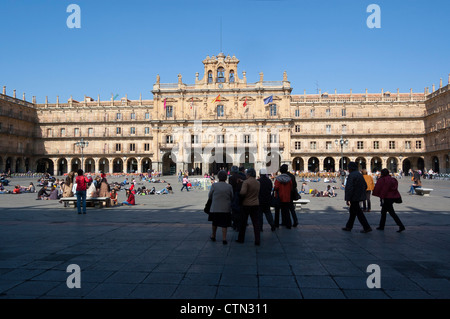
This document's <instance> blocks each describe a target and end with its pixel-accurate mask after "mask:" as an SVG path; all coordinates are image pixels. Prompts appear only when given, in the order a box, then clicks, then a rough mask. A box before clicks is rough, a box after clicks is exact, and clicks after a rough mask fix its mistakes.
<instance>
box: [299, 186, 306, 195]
mask: <svg viewBox="0 0 450 319" xmlns="http://www.w3.org/2000/svg"><path fill="white" fill-rule="evenodd" d="M298 193H299V194H306V183H302V187H301V189H300V191H299V192H298Z"/></svg>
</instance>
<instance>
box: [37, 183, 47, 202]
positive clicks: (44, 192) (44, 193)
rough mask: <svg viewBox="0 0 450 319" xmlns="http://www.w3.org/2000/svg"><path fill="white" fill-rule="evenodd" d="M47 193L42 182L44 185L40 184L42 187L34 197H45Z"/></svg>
mask: <svg viewBox="0 0 450 319" xmlns="http://www.w3.org/2000/svg"><path fill="white" fill-rule="evenodd" d="M48 195H49V194H48V193H47V185H45V184H44V186H42V188H41V189H40V190H39V192H38V193H37V198H36V199H46V198H47V197H48Z"/></svg>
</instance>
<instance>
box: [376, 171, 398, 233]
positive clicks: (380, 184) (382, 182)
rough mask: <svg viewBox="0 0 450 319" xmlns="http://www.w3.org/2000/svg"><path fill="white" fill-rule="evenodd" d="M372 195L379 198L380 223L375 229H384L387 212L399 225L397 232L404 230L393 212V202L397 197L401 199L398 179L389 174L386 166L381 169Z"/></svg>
mask: <svg viewBox="0 0 450 319" xmlns="http://www.w3.org/2000/svg"><path fill="white" fill-rule="evenodd" d="M373 196H377V197H379V198H380V199H381V218H380V225H379V226H378V227H377V229H378V230H384V225H385V224H386V215H387V214H386V213H389V215H391V217H392V218H393V219H394V221H395V223H396V224H397V226H398V227H399V229H398V230H397V232H399V233H400V232H402V231H404V230H405V226H404V225H403V223H402V221H401V220H400V218H399V217H398V216H397V214H396V213H395V209H394V203H395V202H396V201H397V200H398V199H401V195H400V193H399V192H398V181H397V179H395V178H394V177H392V176H391V175H390V174H389V170H388V169H387V168H383V169H382V170H381V176H380V178H379V179H378V181H377V183H376V184H375V188H374V190H373Z"/></svg>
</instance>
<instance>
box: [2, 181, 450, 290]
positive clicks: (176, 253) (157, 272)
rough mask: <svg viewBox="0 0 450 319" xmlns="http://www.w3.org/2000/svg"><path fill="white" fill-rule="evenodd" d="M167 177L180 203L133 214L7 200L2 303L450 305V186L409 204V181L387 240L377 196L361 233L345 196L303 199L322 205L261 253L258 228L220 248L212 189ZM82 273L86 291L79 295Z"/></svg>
mask: <svg viewBox="0 0 450 319" xmlns="http://www.w3.org/2000/svg"><path fill="white" fill-rule="evenodd" d="M163 178H166V179H167V180H168V181H169V182H171V183H172V185H173V186H174V194H173V195H147V196H136V202H137V205H136V206H134V207H127V206H121V207H111V208H102V209H96V208H92V207H91V208H88V210H87V214H86V215H78V214H77V213H76V210H75V209H74V208H64V207H63V204H60V203H59V202H58V201H42V200H39V201H38V200H35V198H36V194H20V195H13V194H2V195H0V298H2V299H24V298H25V299H29V298H32V299H35V298H51V299H55V298H56V299H60V298H76V299H78V298H87V299H111V298H120V299H123V298H124V299H129V298H132V299H141V298H144V299H390V298H392V299H447V298H450V254H449V250H450V248H449V247H450V235H449V234H450V209H449V207H450V205H449V204H450V181H441V180H424V182H423V184H424V187H430V188H433V189H434V191H432V193H431V195H430V196H429V197H423V196H418V195H414V196H411V195H408V194H407V191H408V189H409V185H410V183H411V181H410V179H409V178H404V179H402V180H400V186H399V189H400V191H401V194H402V196H403V204H396V205H395V208H396V210H397V213H398V215H399V217H400V218H401V219H402V221H403V223H404V224H405V226H406V231H404V232H402V233H397V232H396V230H397V226H396V225H395V224H394V222H393V220H392V218H391V217H390V216H388V217H387V224H386V228H385V230H384V231H378V230H376V229H375V228H376V226H377V225H378V221H379V218H380V213H379V211H380V206H379V199H378V198H376V197H372V206H373V207H372V212H370V213H366V216H367V219H368V221H369V223H370V224H371V226H372V228H373V231H372V232H370V233H367V234H362V233H360V232H359V231H360V230H361V226H360V224H359V223H358V221H357V220H356V222H355V227H354V228H353V230H352V232H344V231H342V230H341V228H342V227H343V226H344V225H345V223H346V221H347V218H348V212H347V209H346V207H345V202H344V200H343V191H342V190H338V191H337V193H338V196H337V197H336V198H316V197H310V195H304V196H303V198H306V199H310V200H311V202H310V203H309V204H308V205H305V206H303V207H302V208H301V210H297V214H298V218H299V223H300V225H299V226H298V227H296V228H292V229H286V228H284V227H282V226H280V228H279V229H277V230H276V231H274V232H271V231H270V227H268V225H267V223H265V227H264V231H263V233H262V236H261V245H260V246H255V245H254V240H253V230H252V228H251V226H250V227H248V228H247V233H246V239H245V243H243V244H240V243H237V242H236V241H235V239H236V238H237V233H236V232H234V231H233V230H232V229H229V232H228V245H223V244H222V242H221V240H218V241H217V242H212V241H211V240H210V239H209V236H210V233H211V224H210V222H208V221H207V215H206V214H205V213H204V212H203V206H204V204H205V202H206V198H207V191H203V190H193V191H190V192H186V191H183V192H180V188H181V184H180V183H178V182H177V178H176V177H174V176H171V177H163ZM115 179H116V180H119V178H115ZM120 180H122V179H120ZM32 181H33V182H35V180H32ZM29 182H30V179H26V178H13V179H12V183H11V184H12V185H15V184H21V185H28V184H29ZM142 183H143V184H144V185H145V186H147V187H148V186H153V185H154V186H156V189H157V190H159V189H161V188H162V187H163V186H164V185H165V184H152V185H151V184H150V183H148V182H142ZM308 187H311V188H317V189H319V190H324V189H325V187H326V184H324V183H323V182H316V183H313V182H311V183H309V184H308ZM9 188H10V189H12V186H11V187H9ZM124 193H125V192H124V191H121V192H120V193H119V200H120V201H123V200H125V194H124ZM265 222H266V221H265ZM220 236H221V234H220V231H219V232H218V238H220ZM72 264H75V265H78V266H79V267H80V275H81V276H80V283H81V288H72V289H70V288H68V285H67V279H68V277H69V276H70V275H71V274H72V273H71V272H67V267H68V266H69V265H72ZM372 264H376V265H378V266H379V267H380V284H381V287H380V288H376V287H375V288H368V285H367V280H368V277H369V276H370V275H371V274H372V272H368V271H367V267H368V266H369V265H372Z"/></svg>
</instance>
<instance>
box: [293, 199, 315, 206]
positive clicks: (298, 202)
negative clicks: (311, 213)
mask: <svg viewBox="0 0 450 319" xmlns="http://www.w3.org/2000/svg"><path fill="white" fill-rule="evenodd" d="M310 202H311V201H310V200H309V199H297V200H294V205H295V206H300V208H302V205H306V204H308V203H310Z"/></svg>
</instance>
